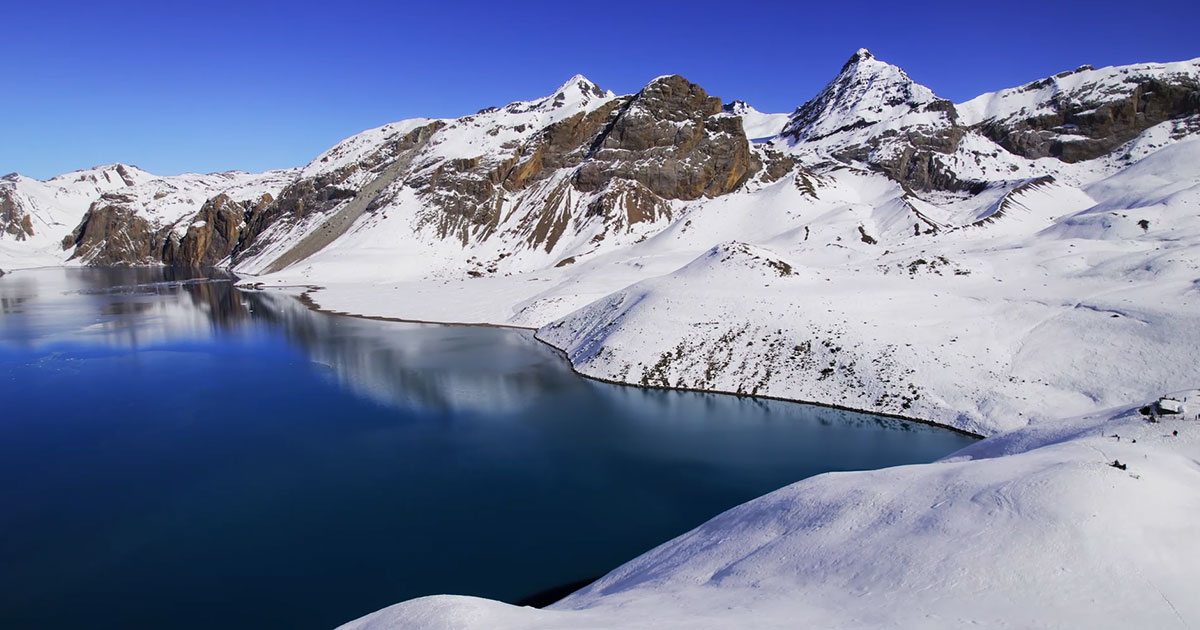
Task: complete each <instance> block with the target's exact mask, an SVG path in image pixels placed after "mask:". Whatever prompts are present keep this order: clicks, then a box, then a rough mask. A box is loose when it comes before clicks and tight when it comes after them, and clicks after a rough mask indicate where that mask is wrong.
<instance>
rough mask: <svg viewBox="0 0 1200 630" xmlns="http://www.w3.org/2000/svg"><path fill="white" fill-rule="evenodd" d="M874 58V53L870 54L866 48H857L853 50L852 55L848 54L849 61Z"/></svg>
mask: <svg viewBox="0 0 1200 630" xmlns="http://www.w3.org/2000/svg"><path fill="white" fill-rule="evenodd" d="M874 58H875V55H872V54H871V51H869V50H867V49H866V48H859V49H858V50H856V51H854V54H853V55H851V56H850V61H863V60H865V59H874Z"/></svg>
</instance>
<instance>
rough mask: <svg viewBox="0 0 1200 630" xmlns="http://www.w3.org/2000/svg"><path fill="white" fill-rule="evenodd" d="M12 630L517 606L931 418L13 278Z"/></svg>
mask: <svg viewBox="0 0 1200 630" xmlns="http://www.w3.org/2000/svg"><path fill="white" fill-rule="evenodd" d="M0 400H2V402H0V405H2V406H0V627H2V628H38V629H40V630H46V629H57V628H172V629H181V628H188V629H190V628H223V629H226V630H228V629H239V628H294V629H307V628H314V629H328V628H333V627H335V626H337V625H338V624H341V623H343V622H346V621H350V620H351V619H354V618H356V617H358V616H360V615H363V614H366V613H369V612H371V611H374V610H376V609H379V608H382V607H384V606H388V605H390V604H393V603H396V602H399V601H401V600H405V599H409V598H413V597H418V596H422V595H430V594H437V593H457V594H468V595H478V596H482V597H489V598H496V599H500V600H504V601H510V602H516V601H520V600H521V599H523V598H525V597H527V596H530V595H532V594H534V593H537V592H539V591H543V590H545V589H549V588H551V587H555V586H558V585H562V584H567V583H571V582H576V581H579V580H583V579H587V578H592V577H596V576H599V575H601V574H603V573H605V572H607V571H609V570H611V569H613V568H615V567H617V566H618V565H620V564H621V563H622V562H624V561H627V560H630V559H632V558H633V557H635V556H636V555H638V554H639V553H641V552H643V551H646V550H648V549H650V548H652V547H653V546H655V545H657V544H659V543H662V542H665V541H666V540H669V539H670V538H672V537H674V536H676V535H679V534H682V533H684V532H685V531H687V530H688V529H690V528H692V527H695V526H697V525H699V524H701V523H702V522H704V521H705V520H707V519H709V518H711V517H712V516H715V515H716V514H718V513H720V512H721V511H723V510H725V509H727V508H730V507H732V506H734V505H737V504H738V503H742V502H744V501H747V500H749V499H752V498H754V497H756V496H759V495H761V494H764V493H766V492H769V491H771V490H774V489H776V488H779V487H782V486H784V485H787V484H789V483H792V482H794V481H797V480H800V479H803V478H805V477H809V476H812V475H816V474H819V473H823V472H828V471H835V470H853V469H864V468H878V467H882V466H892V465H897V464H906V463H915V462H927V461H931V460H934V459H937V458H939V457H941V456H944V455H946V454H949V453H951V452H952V451H955V450H957V449H959V448H961V447H963V446H966V445H967V444H969V443H971V442H972V439H971V438H969V437H967V436H964V435H960V434H956V433H953V432H951V431H948V430H943V429H937V428H933V427H928V426H925V425H921V424H917V423H911V422H905V421H899V420H895V419H889V418H882V417H875V416H871V415H866V414H858V413H851V412H846V411H839V410H833V409H827V408H822V407H815V406H809V405H800V404H794V403H785V402H774V401H763V400H754V399H749V398H738V397H733V396H722V395H713V394H700V393H689V392H669V391H658V390H644V389H640V388H634V387H622V386H617V385H608V384H603V383H598V382H594V381H590V380H587V379H584V378H581V377H579V376H577V375H575V374H574V373H573V372H572V371H571V370H570V368H569V366H568V365H567V363H566V361H565V359H563V358H562V356H561V355H560V354H559V353H558V352H557V351H555V350H554V349H552V348H550V347H548V346H545V345H544V344H542V343H540V342H538V341H536V340H535V339H534V338H533V333H532V331H525V330H513V329H498V328H487V327H466V326H438V325H422V324H410V323H398V322H381V321H372V320H365V319H358V318H351V317H341V316H334V315H327V314H323V313H316V312H313V311H310V310H308V309H307V308H305V307H304V305H302V304H301V303H300V302H299V301H298V300H297V299H295V298H294V297H293V296H291V295H287V294H284V293H282V292H277V291H248V292H243V291H239V290H237V289H236V288H235V287H234V283H233V282H232V281H231V279H230V278H228V277H222V276H220V275H219V274H217V275H211V276H206V275H205V273H204V272H200V271H190V270H171V269H44V270H33V271H22V272H15V273H11V274H9V275H6V276H4V277H0Z"/></svg>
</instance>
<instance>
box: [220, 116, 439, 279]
mask: <svg viewBox="0 0 1200 630" xmlns="http://www.w3.org/2000/svg"><path fill="white" fill-rule="evenodd" d="M444 126H445V123H443V122H441V121H434V122H432V123H430V124H428V125H424V126H422V127H418V128H417V129H414V130H412V131H410V132H408V133H406V134H403V135H401V136H399V137H397V138H394V139H390V140H388V141H387V142H384V143H383V144H382V145H380V146H378V147H376V148H374V150H372V151H370V152H369V153H368V154H366V155H365V156H364V157H363V158H361V159H360V160H358V161H356V162H353V163H350V164H347V165H345V166H342V167H339V168H336V169H333V170H330V171H326V172H322V173H319V174H317V175H314V176H311V177H304V178H301V179H298V180H297V181H295V182H293V183H292V184H290V185H289V186H287V187H286V188H284V189H283V190H282V191H281V192H280V194H279V197H278V198H277V199H274V200H272V201H270V202H269V203H267V204H265V205H258V206H256V207H254V208H252V209H251V211H250V212H249V214H248V216H247V218H246V225H245V227H244V229H243V230H242V231H241V232H240V233H239V238H238V244H237V246H236V247H235V248H234V250H233V261H234V263H235V264H236V263H237V262H240V261H243V260H246V259H248V258H251V257H253V256H256V255H258V254H259V253H261V251H262V248H263V247H264V246H265V245H267V244H269V243H268V241H267V239H263V238H262V237H263V235H264V233H265V232H267V231H268V230H270V229H273V228H274V229H278V228H279V227H280V226H283V227H285V228H286V226H289V225H293V226H294V225H297V224H299V223H301V222H302V221H303V220H305V219H306V218H308V217H310V216H311V215H326V214H330V213H331V212H333V211H334V210H336V209H337V208H338V207H340V206H342V205H344V204H346V203H347V202H349V201H351V200H356V199H357V200H359V201H360V203H359V204H357V205H356V212H357V213H358V214H361V213H362V212H364V211H367V210H370V209H373V208H375V207H378V206H381V205H385V203H386V202H385V201H383V200H379V199H376V196H377V195H378V194H379V193H380V192H381V191H382V189H383V188H385V187H386V186H387V185H389V184H391V183H392V181H394V180H395V179H396V178H398V177H399V176H400V174H402V173H403V172H404V170H405V168H406V167H407V166H408V165H409V164H410V163H411V161H412V160H413V158H414V157H415V156H416V153H417V150H418V149H420V148H421V147H424V146H425V145H426V144H427V143H428V142H429V139H430V138H431V137H432V136H433V134H434V133H435V132H436V131H437V130H438V129H441V128H442V127H444ZM362 179H366V180H367V184H366V185H367V186H369V187H370V188H371V190H370V191H369V194H366V195H364V194H362V191H361V190H359V189H358V186H356V185H355V184H354V182H355V181H358V180H362ZM360 198H361V199H360ZM347 218H349V219H350V220H349V221H346V220H345V219H347ZM353 218H357V214H355V216H354V217H353ZM353 218H350V217H346V216H345V215H343V217H342V220H340V221H337V222H336V224H337V227H338V230H341V231H338V232H336V233H335V234H329V232H328V231H327V232H326V233H327V234H329V236H330V237H331V238H336V237H337V236H340V235H341V233H342V231H344V230H345V229H347V228H348V227H349V225H350V223H352V222H353ZM293 249H294V248H293ZM289 251H290V250H289ZM301 254H303V256H302V255H301ZM307 255H308V253H305V252H302V251H294V252H293V253H292V255H291V256H290V258H294V259H296V260H299V259H301V258H303V257H304V256H307Z"/></svg>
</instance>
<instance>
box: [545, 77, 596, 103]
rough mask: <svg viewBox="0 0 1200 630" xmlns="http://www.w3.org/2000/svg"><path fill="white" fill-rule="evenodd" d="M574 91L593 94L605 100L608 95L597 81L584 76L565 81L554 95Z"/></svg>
mask: <svg viewBox="0 0 1200 630" xmlns="http://www.w3.org/2000/svg"><path fill="white" fill-rule="evenodd" d="M572 90H578V91H579V92H581V93H584V94H591V95H593V96H596V97H599V98H604V96H605V95H606V94H607V92H605V91H604V90H602V89H600V86H599V85H596V82H595V81H592V80H591V79H589V78H587V77H585V76H583V75H582V74H577V75H575V76H573V77H571V78H570V79H567V80H566V81H564V82H563V84H562V85H560V86H558V89H557V90H555V91H554V94H564V93H567V92H570V91H572Z"/></svg>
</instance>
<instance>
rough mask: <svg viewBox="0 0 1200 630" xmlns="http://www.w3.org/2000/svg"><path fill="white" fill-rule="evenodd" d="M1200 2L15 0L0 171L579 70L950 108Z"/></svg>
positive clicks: (152, 150) (749, 96)
mask: <svg viewBox="0 0 1200 630" xmlns="http://www.w3.org/2000/svg"><path fill="white" fill-rule="evenodd" d="M1197 23H1200V3H1197V2H1195V0H1191V1H1178V2H1176V1H1158V0H1145V1H1142V2H1138V3H1136V4H1134V5H1130V4H1128V3H1123V4H1121V5H1117V4H1116V3H1109V2H1105V1H1104V0H1099V1H1096V0H1093V1H1091V2H1086V3H1084V2H1080V3H1067V2H1054V3H1047V2H1044V1H1040V2H1026V1H1021V2H1003V1H993V2H987V3H982V2H972V1H971V0H960V1H959V2H953V3H951V2H926V3H913V2H857V3H851V2H841V3H839V2H821V3H807V2H800V1H796V0H793V1H791V2H757V3H736V2H730V1H725V2H704V1H694V2H652V1H650V0H640V1H626V0H605V1H604V2H578V3H576V2H569V1H559V2H539V1H505V2H495V1H493V2H451V1H446V2H435V3H418V2H411V3H406V2H398V1H397V2H367V1H359V0H339V1H338V2H307V1H304V0H296V1H293V2H279V3H271V2H261V3H255V2H252V1H244V2H228V1H226V0H209V1H207V2H204V3H189V2H173V1H168V0H160V1H159V2H153V3H151V2H141V1H138V0H129V1H122V2H113V3H103V2H95V1H94V0H93V1H91V2H56V1H55V0H43V1H41V2H12V3H7V5H6V6H5V7H4V8H3V9H0V81H3V86H4V87H3V88H2V89H0V174H3V173H9V172H19V173H22V174H24V175H28V176H31V177H37V178H39V179H45V178H48V177H51V176H53V175H56V174H59V173H63V172H67V171H71V170H76V169H82V168H88V167H91V166H95V165H99V164H107V163H112V162H123V163H126V164H134V165H137V166H139V167H141V168H143V169H145V170H148V171H150V172H152V173H156V174H162V175H168V174H175V173H181V172H214V171H225V170H232V169H239V170H247V171H262V170H267V169H272V168H286V167H291V166H299V165H302V164H304V163H306V162H308V161H309V160H311V159H312V158H313V157H315V156H316V155H317V154H319V153H320V152H322V151H324V150H325V149H327V148H328V147H330V146H332V145H333V144H335V143H336V142H338V141H339V140H341V139H343V138H345V137H347V136H350V135H352V134H354V133H357V132H359V131H362V130H364V129H369V128H371V127H376V126H379V125H382V124H385V123H388V122H392V121H396V120H402V119H404V118H412V117H419V116H422V117H448V116H461V115H464V114H469V113H473V112H475V111H478V110H480V109H483V108H484V107H489V106H495V105H503V104H506V103H509V102H512V101H516V100H529V99H534V98H537V97H540V96H544V95H546V94H549V93H550V92H552V91H553V90H554V89H555V88H556V87H558V85H560V84H561V83H563V82H564V81H565V80H567V79H568V78H569V77H570V76H572V75H574V74H577V73H578V74H583V75H585V76H587V77H588V78H590V79H592V80H593V81H595V82H596V83H597V84H599V85H600V86H601V87H603V88H605V89H611V90H613V91H615V92H617V93H622V94H626V93H633V92H636V91H637V90H638V89H640V88H641V87H642V86H643V85H644V84H645V83H646V82H648V81H649V80H650V79H653V78H654V77H656V76H660V75H663V74H682V75H683V76H685V77H687V78H688V79H690V80H692V81H694V82H696V83H699V84H700V85H701V86H703V87H704V88H705V89H706V90H707V91H708V92H709V93H710V94H714V95H716V96H720V97H721V98H723V99H725V100H726V101H731V100H734V99H741V100H745V101H748V102H749V103H750V104H752V105H754V106H755V107H756V108H758V109H760V110H762V111H773V112H788V111H791V110H793V109H795V108H796V107H797V106H799V105H800V104H802V103H803V102H804V101H805V100H807V99H809V98H811V97H812V96H814V95H815V94H816V93H817V92H819V91H820V89H821V87H822V86H823V85H824V84H825V83H826V82H828V81H829V80H830V79H831V78H833V76H834V75H835V74H836V73H837V72H838V70H839V69H840V67H841V65H842V64H843V63H844V62H845V61H846V60H847V59H848V58H849V57H850V55H851V54H853V53H854V51H855V50H857V49H858V48H861V47H866V48H869V49H870V50H871V51H872V52H873V53H874V54H875V56H876V57H878V58H879V59H882V60H884V61H887V62H890V63H894V64H896V65H898V66H900V67H902V68H904V69H905V70H906V71H908V73H909V75H910V76H912V77H913V79H914V80H916V81H917V82H919V83H922V84H924V85H926V86H928V87H930V88H931V89H933V91H934V92H936V93H938V94H939V95H940V96H942V97H944V98H949V99H951V100H953V101H956V102H961V101H963V100H966V99H969V98H971V97H973V96H976V95H978V94H980V93H983V92H988V91H993V90H997V89H1001V88H1005V87H1012V86H1016V85H1020V84H1023V83H1026V82H1029V81H1032V80H1036V79H1038V78H1041V77H1044V76H1048V75H1050V74H1054V73H1056V72H1061V71H1063V70H1070V69H1073V68H1075V67H1077V66H1079V65H1081V64H1084V63H1089V64H1092V65H1094V66H1096V67H1101V66H1106V65H1120V64H1128V63H1136V62H1141V61H1177V60H1182V59H1191V58H1195V57H1200V37H1197V36H1196V34H1195V25H1196V24H1197Z"/></svg>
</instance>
